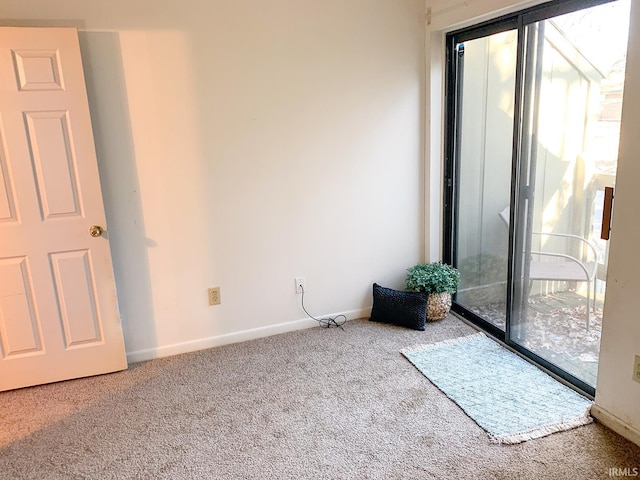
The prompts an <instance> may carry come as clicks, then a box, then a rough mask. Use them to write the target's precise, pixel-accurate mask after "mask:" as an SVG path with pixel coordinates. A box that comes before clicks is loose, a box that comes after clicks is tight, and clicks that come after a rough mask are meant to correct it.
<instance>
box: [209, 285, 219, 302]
mask: <svg viewBox="0 0 640 480" xmlns="http://www.w3.org/2000/svg"><path fill="white" fill-rule="evenodd" d="M207 292H208V294H209V305H220V304H221V303H222V301H221V300H220V287H212V288H210V289H208V290H207Z"/></svg>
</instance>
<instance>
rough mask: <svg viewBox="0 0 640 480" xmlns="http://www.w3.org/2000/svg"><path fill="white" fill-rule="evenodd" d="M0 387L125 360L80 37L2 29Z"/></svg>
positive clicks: (103, 368)
mask: <svg viewBox="0 0 640 480" xmlns="http://www.w3.org/2000/svg"><path fill="white" fill-rule="evenodd" d="M0 137H1V139H0V140H2V141H1V142H0V174H1V175H2V177H1V178H0V347H1V349H0V390H7V389H12V388H20V387H24V386H28V385H36V384H39V383H46V382H53V381H58V380H64V379H69V378H77V377H81V376H87V375H94V374H100V373H106V372H111V371H116V370H121V369H123V368H126V366H127V365H126V357H125V351H124V342H123V337H122V328H121V325H120V319H119V313H118V307H117V299H116V294H115V284H114V278H113V270H112V262H111V255H110V251H109V243H108V239H107V237H106V236H101V237H98V238H94V237H92V236H91V235H90V234H89V227H90V226H91V225H93V224H96V225H101V226H103V227H105V215H104V207H103V205H102V193H101V189H100V182H99V177H98V168H97V160H96V156H95V150H94V146H93V134H92V131H91V123H90V117H89V109H88V103H87V98H86V91H85V86H84V76H83V71H82V63H81V58H80V51H79V45H78V38H77V33H76V31H75V30H73V29H56V28H51V29H31V28H0Z"/></svg>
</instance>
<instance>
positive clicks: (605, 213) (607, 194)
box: [600, 187, 613, 240]
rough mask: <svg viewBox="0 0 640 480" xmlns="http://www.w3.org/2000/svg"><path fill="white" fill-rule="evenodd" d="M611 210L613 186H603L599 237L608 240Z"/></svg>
mask: <svg viewBox="0 0 640 480" xmlns="http://www.w3.org/2000/svg"><path fill="white" fill-rule="evenodd" d="M612 210H613V187H604V204H603V205H602V228H601V230H600V238H601V239H602V240H609V233H610V232H611V212H612Z"/></svg>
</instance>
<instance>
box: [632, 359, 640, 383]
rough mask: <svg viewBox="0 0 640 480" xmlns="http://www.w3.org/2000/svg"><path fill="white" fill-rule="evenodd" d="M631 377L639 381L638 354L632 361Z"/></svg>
mask: <svg viewBox="0 0 640 480" xmlns="http://www.w3.org/2000/svg"><path fill="white" fill-rule="evenodd" d="M633 379H634V380H635V381H636V382H638V383H640V355H636V359H635V361H634V362H633Z"/></svg>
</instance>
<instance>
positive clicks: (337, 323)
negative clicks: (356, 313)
mask: <svg viewBox="0 0 640 480" xmlns="http://www.w3.org/2000/svg"><path fill="white" fill-rule="evenodd" d="M298 286H299V287H300V290H302V309H303V310H304V313H306V314H307V315H308V316H309V318H312V319H313V320H315V321H316V322H318V324H319V325H320V326H321V327H325V328H331V327H340V328H342V330H344V328H343V327H342V325H344V324H345V322H346V321H347V317H346V316H344V315H337V316H335V317H327V318H316V317H314V316H313V315H311V314H310V313H309V312H307V309H306V308H304V287H303V286H302V285H298ZM340 317H342V320H338V319H339V318H340Z"/></svg>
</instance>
